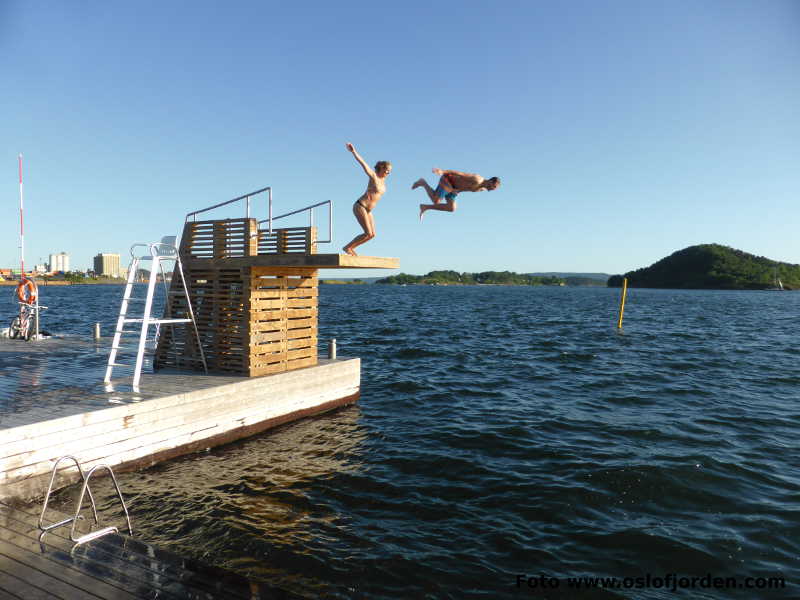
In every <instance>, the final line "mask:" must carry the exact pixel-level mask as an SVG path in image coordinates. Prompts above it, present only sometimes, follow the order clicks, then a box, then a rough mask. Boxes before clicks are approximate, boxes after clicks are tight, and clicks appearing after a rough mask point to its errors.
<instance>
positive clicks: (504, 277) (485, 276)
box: [375, 271, 565, 285]
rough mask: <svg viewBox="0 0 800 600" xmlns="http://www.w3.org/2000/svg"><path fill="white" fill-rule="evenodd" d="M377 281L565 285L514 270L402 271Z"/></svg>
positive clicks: (391, 282)
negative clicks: (473, 271)
mask: <svg viewBox="0 0 800 600" xmlns="http://www.w3.org/2000/svg"><path fill="white" fill-rule="evenodd" d="M375 283H382V284H395V285H416V284H419V285H565V283H564V280H563V279H561V278H559V277H537V276H535V275H526V274H524V273H514V272H512V271H484V272H482V273H459V272H457V271H431V272H430V273H428V274H427V275H407V274H406V273H400V274H399V275H392V276H391V277H384V278H383V279H379V280H378V281H376V282H375Z"/></svg>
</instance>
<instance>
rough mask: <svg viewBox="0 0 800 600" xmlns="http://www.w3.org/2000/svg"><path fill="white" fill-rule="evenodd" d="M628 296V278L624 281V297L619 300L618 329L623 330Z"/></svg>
mask: <svg viewBox="0 0 800 600" xmlns="http://www.w3.org/2000/svg"><path fill="white" fill-rule="evenodd" d="M627 295H628V278H627V277H625V278H623V279H622V295H621V296H620V299H619V320H618V321H617V329H622V316H623V315H624V314H625V296H627Z"/></svg>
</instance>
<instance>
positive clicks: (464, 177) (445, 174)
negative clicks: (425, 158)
mask: <svg viewBox="0 0 800 600" xmlns="http://www.w3.org/2000/svg"><path fill="white" fill-rule="evenodd" d="M433 172H434V173H435V174H436V175H441V177H440V178H439V184H438V185H437V186H436V189H435V190H434V189H433V188H431V186H430V185H428V182H427V181H425V180H424V179H417V180H416V181H415V182H414V185H412V186H411V189H412V190H414V189H416V188H418V187H424V188H425V191H426V192H428V197H429V198H430V199H431V201H433V204H420V205H419V219H420V221H421V220H422V216H423V215H424V214H425V211H428V210H443V211H446V212H455V210H456V195H457V194H458V193H459V192H480V191H482V190H489V191H491V190H496V189H497V188H498V187H500V179H499V178H498V177H491V178H489V179H484V178H483V177H481V176H480V175H477V174H475V173H462V172H461V171H445V170H442V169H433ZM442 200H446V201H447V203H446V204H440V203H441V201H442Z"/></svg>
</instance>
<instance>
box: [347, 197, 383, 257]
mask: <svg viewBox="0 0 800 600" xmlns="http://www.w3.org/2000/svg"><path fill="white" fill-rule="evenodd" d="M353 214H354V215H355V217H356V221H358V224H359V225H361V229H363V230H364V233H361V234H359V235H357V236H356V237H354V238H353V239H352V240H350V243H349V244H347V245H346V246H345V247H344V248H342V250H344V252H345V254H349V255H350V256H358V255H357V254H356V252H355V249H356V247H358V246H360V245H361V244H364V243H366V242H368V241H370V240H371V239H372V238H374V237H375V219H374V217H373V216H372V213H369V212H367V209H365V208H364V207H363V206H361V205H360V204H358V203H356V204H354V205H353Z"/></svg>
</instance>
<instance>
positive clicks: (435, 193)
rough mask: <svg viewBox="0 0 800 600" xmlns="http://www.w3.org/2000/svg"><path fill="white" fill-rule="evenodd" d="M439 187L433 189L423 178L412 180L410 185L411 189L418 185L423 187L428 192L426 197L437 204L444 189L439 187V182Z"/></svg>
mask: <svg viewBox="0 0 800 600" xmlns="http://www.w3.org/2000/svg"><path fill="white" fill-rule="evenodd" d="M439 185H440V187H437V188H436V189H435V190H434V189H433V188H432V187H431V186H429V185H428V182H427V181H425V180H424V179H417V180H416V181H415V182H414V185H412V186H411V189H412V190H415V189H417V188H418V187H424V188H425V191H426V192H427V193H428V198H430V199H431V202H433V203H434V204H439V202H441V200H442V196H444V190H443V188H442V187H441V183H440V184H439Z"/></svg>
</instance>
